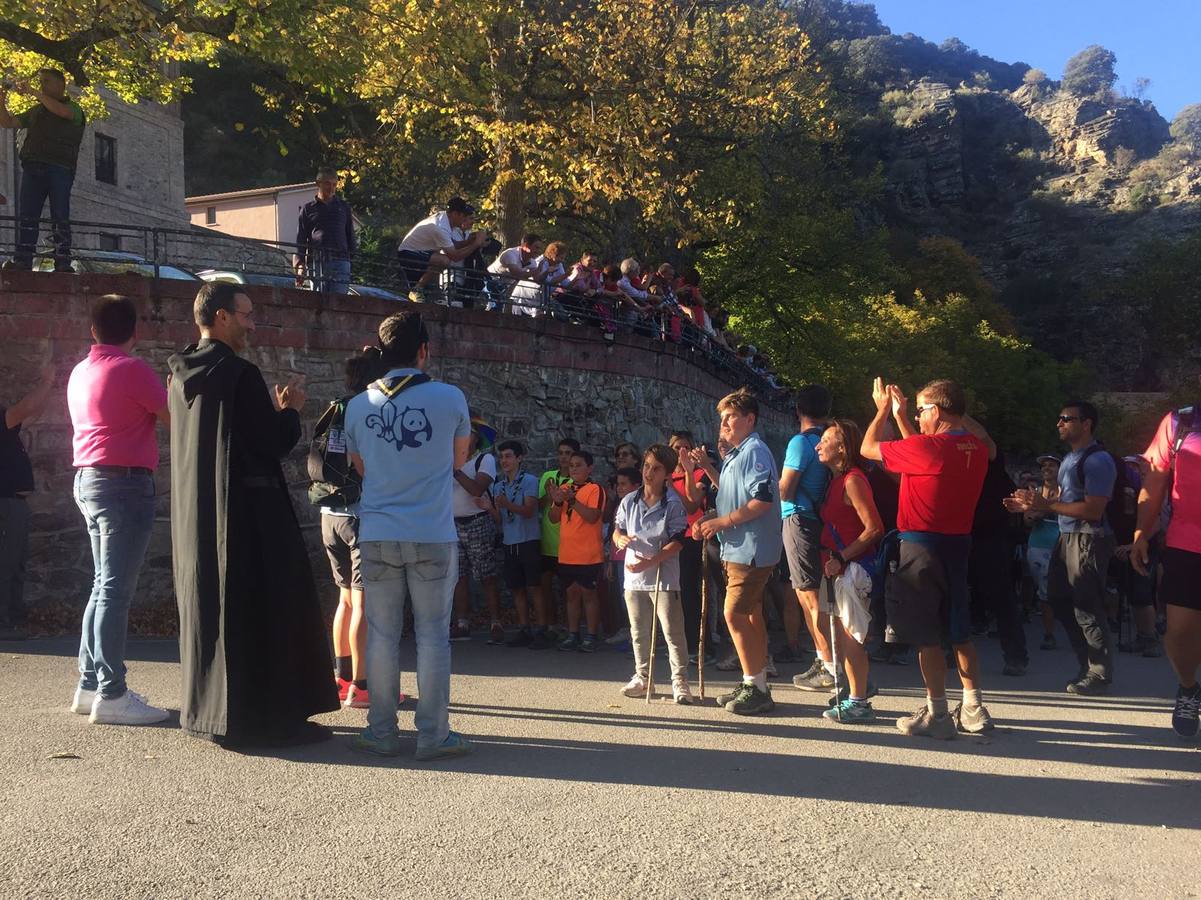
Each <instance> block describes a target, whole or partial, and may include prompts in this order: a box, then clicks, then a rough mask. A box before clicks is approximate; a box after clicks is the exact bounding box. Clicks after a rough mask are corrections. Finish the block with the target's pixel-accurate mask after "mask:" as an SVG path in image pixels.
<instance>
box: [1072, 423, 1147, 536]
mask: <svg viewBox="0 0 1201 900" xmlns="http://www.w3.org/2000/svg"><path fill="white" fill-rule="evenodd" d="M1094 453H1104V454H1106V455H1107V456H1108V457H1109V458H1110V459H1111V460H1113V467H1114V471H1115V472H1116V473H1117V474H1116V476H1115V477H1114V481H1113V493H1112V494H1110V495H1109V502H1108V503H1107V504H1106V505H1105V515H1104V517H1103V519H1102V521H1105V522H1108V523H1109V527H1110V529H1112V530H1113V535H1114V539H1115V540H1116V541H1117V544H1118V546H1119V547H1122V546H1125V545H1126V544H1129V543H1131V542H1132V541H1133V540H1134V527H1135V525H1136V523H1137V522H1138V489H1137V488H1136V487H1135V486H1134V485H1133V484H1132V483H1131V481H1130V478H1129V477H1128V476H1127V474H1126V463H1125V462H1123V461H1122V460H1120V459H1118V457H1116V456H1114V455H1113V454H1112V453H1110V452H1109V451H1108V450H1106V449H1105V447H1104V446H1103V445H1102V444H1101V443H1100V442H1097V443H1095V444H1092V445H1091V446H1089V447H1088V448H1087V449H1086V450H1085V451H1084V452H1083V453H1082V454H1080V459H1078V460H1076V480H1077V481H1079V482H1080V488H1081V490H1083V489H1084V463H1085V462H1086V461H1087V460H1088V458H1089V457H1090V456H1092V455H1093V454H1094ZM1093 524H1094V525H1096V524H1099V523H1096V522H1094V523H1093Z"/></svg>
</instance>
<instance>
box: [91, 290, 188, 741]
mask: <svg viewBox="0 0 1201 900" xmlns="http://www.w3.org/2000/svg"><path fill="white" fill-rule="evenodd" d="M137 322H138V311H137V308H136V307H135V306H134V303H133V301H132V300H130V299H129V298H128V297H122V296H118V295H116V294H109V295H107V296H104V297H101V298H100V299H99V300H97V301H96V303H95V305H93V307H92V337H93V339H95V341H96V343H95V344H94V345H93V346H92V349H91V351H90V352H89V353H88V356H87V358H86V359H84V360H82V361H81V362H80V363H79V364H78V365H76V366H75V368H74V369H73V370H72V372H71V379H70V381H69V382H68V383H67V406H68V408H69V409H70V412H71V425H72V427H73V428H74V432H75V433H74V439H73V442H72V444H73V450H74V460H73V464H74V466H75V470H76V471H75V503H76V505H78V506H79V511H80V512H81V513H83V518H84V522H85V523H86V524H87V527H88V535H89V536H90V537H91V539H92V562H93V566H94V568H95V573H96V574H95V579H94V581H93V583H92V595H91V597H90V598H89V599H88V605H87V607H86V608H85V609H84V613H83V627H82V632H83V633H82V639H81V640H80V643H79V686H78V687H77V688H76V689H75V698H74V700H73V701H72V703H71V711H72V712H76V713H79V714H80V715H87V716H90V721H91V722H92V723H93V724H104V725H150V724H153V723H155V722H161V721H163V720H164V719H165V718H167V712H166V710H162V709H157V708H155V707H153V706H150V705H149V704H148V703H147V702H146V700H145V698H143V697H142V696H140V695H139V694H135V693H134V692H133V691H131V690H129V689H128V687H127V686H126V684H125V637H126V629H127V625H128V622H129V604H130V601H131V600H132V599H133V593H134V590H135V589H136V588H137V584H138V574H139V572H140V571H141V568H142V562H143V560H144V559H145V558H146V547H147V545H148V544H149V543H150V531H151V528H152V527H153V526H154V470H155V469H156V468H157V467H158V440H157V439H156V437H155V431H154V430H155V422H156V420H157V421H161V422H162V423H163V424H164V425H169V422H168V418H167V392H166V390H165V389H164V387H163V385H162V382H161V381H159V378H158V376H157V375H155V374H154V370H153V369H151V368H150V366H149V365H147V364H146V363H145V362H144V361H143V360H141V359H138V358H137V357H135V356H131V355H130V351H132V350H133V346H134V343H135V342H136V340H137V336H136V334H135V331H136V328H137Z"/></svg>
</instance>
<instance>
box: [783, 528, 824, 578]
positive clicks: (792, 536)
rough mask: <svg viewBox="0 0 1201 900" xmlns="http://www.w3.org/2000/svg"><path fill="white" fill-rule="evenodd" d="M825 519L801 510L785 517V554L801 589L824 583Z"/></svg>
mask: <svg viewBox="0 0 1201 900" xmlns="http://www.w3.org/2000/svg"><path fill="white" fill-rule="evenodd" d="M821 540H822V523H821V522H819V521H817V520H816V519H809V518H806V517H805V516H802V515H801V514H800V513H793V514H792V515H791V516H789V517H788V518H787V519H785V520H784V555H785V556H786V557H787V558H788V574H789V577H790V578H791V579H792V586H793V587H794V588H796V589H797V590H798V591H816V590H817V589H818V587H819V586H820V585H821V583H822V558H821Z"/></svg>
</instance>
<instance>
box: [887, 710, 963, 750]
mask: <svg viewBox="0 0 1201 900" xmlns="http://www.w3.org/2000/svg"><path fill="white" fill-rule="evenodd" d="M897 730H898V731H900V732H901V734H908V735H911V736H918V735H920V736H922V737H930V738H934V739H935V740H939V741H950V740H954V739H955V722H954V720H952V719H951V717H950V716H934V715H931V713H930V707H929V706H927V705H926V704H924V703H923V704H922V705H921V708H919V709H918V710H917V712H915V713H914V714H913V715H911V716H904V717H902V718H900V719H897Z"/></svg>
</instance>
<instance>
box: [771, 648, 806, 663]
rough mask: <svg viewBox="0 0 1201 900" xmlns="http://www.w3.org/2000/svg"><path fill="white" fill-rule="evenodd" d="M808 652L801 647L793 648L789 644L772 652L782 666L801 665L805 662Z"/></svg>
mask: <svg viewBox="0 0 1201 900" xmlns="http://www.w3.org/2000/svg"><path fill="white" fill-rule="evenodd" d="M805 656H806V654H804V653H801V651H800V649H799V648H798V649H796V650H793V649H792V648H791V647H789V646H788V645H787V644H785V645H784V646H783V647H781V648H780V649H779V650H777V651H776V652H775V653H774V654H772V658H773V659H774V660H775V661H776V662H777V663H779V664H780V665H782V666H800V665H803V664H804V662H805Z"/></svg>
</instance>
